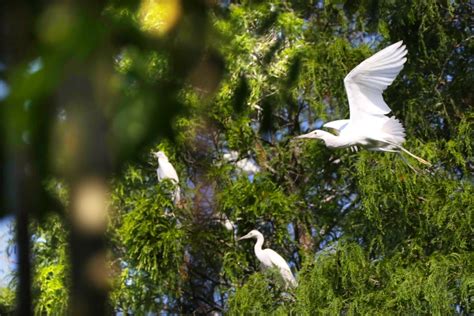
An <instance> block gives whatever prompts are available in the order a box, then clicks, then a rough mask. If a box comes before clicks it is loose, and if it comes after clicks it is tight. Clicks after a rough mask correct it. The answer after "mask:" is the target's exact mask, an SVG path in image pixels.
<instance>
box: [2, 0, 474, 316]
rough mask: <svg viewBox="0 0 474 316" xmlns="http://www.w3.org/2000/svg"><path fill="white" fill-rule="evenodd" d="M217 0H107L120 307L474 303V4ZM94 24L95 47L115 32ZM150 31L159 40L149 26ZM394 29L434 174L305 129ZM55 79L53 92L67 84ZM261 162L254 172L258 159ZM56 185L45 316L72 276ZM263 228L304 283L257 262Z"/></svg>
mask: <svg viewBox="0 0 474 316" xmlns="http://www.w3.org/2000/svg"><path fill="white" fill-rule="evenodd" d="M215 2H216V3H214V4H211V3H212V1H184V0H183V1H163V2H162V3H168V4H166V5H165V4H160V5H158V8H155V9H156V10H154V9H153V8H154V7H153V3H155V2H153V1H141V3H139V4H138V5H137V6H134V5H130V4H128V2H126V1H125V2H122V1H110V2H108V3H107V4H106V5H104V7H103V8H102V11H101V12H102V16H101V18H104V19H106V20H107V21H109V22H110V24H109V25H107V26H106V27H108V28H111V29H112V30H109V31H108V32H109V33H108V36H110V37H111V38H113V39H114V40H111V41H110V42H109V43H110V44H111V47H113V49H111V48H107V50H106V49H105V48H104V49H103V50H99V51H101V52H107V53H109V54H110V56H109V58H110V59H112V58H113V59H114V65H113V75H112V74H111V75H110V76H111V79H107V80H108V81H110V82H111V83H110V85H112V86H113V85H117V86H118V87H119V88H118V91H119V92H115V94H114V96H115V98H114V99H113V100H109V99H107V98H104V100H105V101H106V102H107V104H108V106H109V107H108V108H106V109H103V111H104V113H103V114H104V116H105V119H106V120H108V121H107V124H108V125H107V126H108V128H110V131H109V133H108V134H107V135H108V137H111V138H112V139H113V138H114V137H117V138H119V139H117V140H114V141H113V145H114V146H113V148H114V151H113V153H112V155H113V156H114V157H116V158H115V160H114V161H115V162H116V165H115V167H114V168H113V171H112V172H111V173H110V177H108V178H107V181H108V182H109V183H110V185H109V188H110V210H109V214H108V215H109V225H108V228H107V232H106V236H105V237H106V243H107V249H108V252H107V262H108V275H109V278H110V281H109V283H110V284H109V288H108V289H109V290H108V291H109V301H108V306H109V309H110V310H112V311H115V312H122V313H124V314H132V315H143V314H146V313H149V312H152V313H171V314H175V313H211V312H218V313H225V314H230V315H246V314H269V313H274V314H281V315H288V314H294V315H319V314H324V315H337V314H348V315H359V314H366V315H391V314H402V315H405V314H409V315H426V314H434V315H452V314H458V315H468V314H470V313H472V312H474V307H473V304H474V302H473V298H474V252H473V246H472V244H473V236H474V235H473V220H474V219H473V216H474V186H473V180H474V178H473V171H474V158H473V157H474V145H473V144H474V133H473V130H474V123H473V122H474V112H473V93H472V82H474V76H473V74H474V72H473V68H474V65H473V58H472V56H473V53H474V37H473V35H472V25H470V24H469V23H470V20H471V19H472V16H471V15H472V5H471V4H469V2H468V1H435V0H423V1H422V0H415V1H408V0H401V1H373V0H363V1H345V0H340V1H335V0H334V1H333V0H331V1H329V0H328V1H298V0H290V1H276V0H275V1H273V0H272V1H215ZM144 3H148V7H146V6H145V7H146V8H148V9H146V8H145V9H144V8H143V7H144ZM156 3H158V2H156ZM191 3H195V4H191ZM175 5H176V7H174V6H175ZM144 10H145V11H146V10H148V11H146V12H148V13H147V14H145V13H144V12H145V11H144ZM160 10H161V11H160ZM163 10H164V11H163ZM166 10H170V11H166ZM173 10H177V11H176V12H178V13H176V14H177V16H176V17H174V16H173V15H169V17H170V18H169V19H171V18H173V19H174V18H176V19H177V22H175V21H174V20H172V19H171V20H169V21H168V20H167V19H168V18H165V20H163V17H162V16H161V15H160V12H171V13H173V12H175V11H173ZM171 13H170V14H171ZM153 15H156V16H153ZM160 19H162V20H161V21H162V24H160V23H155V24H154V23H153V21H160ZM170 21H171V22H170ZM44 23H46V22H44ZM163 23H164V24H163ZM166 23H177V24H176V25H175V24H173V25H170V26H169V28H168V26H167V24H166ZM193 23H195V26H194V27H193V25H194V24H193ZM160 25H161V26H160ZM195 28H199V29H195ZM119 31H121V32H123V33H122V34H121V35H120V36H118V35H117V32H119ZM97 32H98V34H97V38H96V39H94V41H98V42H100V41H104V43H106V41H108V39H105V37H106V36H105V35H103V34H102V33H100V32H99V31H97ZM144 34H145V35H144ZM57 36H60V35H57ZM64 36H66V35H64ZM153 36H155V37H156V36H157V37H158V38H159V40H157V41H149V40H148V39H147V37H153ZM399 40H403V41H404V44H405V45H406V47H407V50H408V55H407V62H406V64H405V67H404V68H403V70H402V71H401V73H400V74H399V76H398V77H397V79H396V80H395V81H394V82H393V84H392V85H391V86H390V87H389V88H388V89H387V90H386V91H385V92H384V98H385V100H387V103H389V104H390V107H391V108H392V110H393V114H394V115H396V117H397V118H399V119H400V121H401V122H402V123H403V125H404V127H405V128H406V133H407V141H406V143H405V145H404V146H406V147H407V148H408V149H409V150H410V151H412V152H414V153H415V154H416V155H418V156H421V157H424V158H426V159H427V160H429V161H430V162H431V163H432V164H433V166H432V167H430V168H428V167H426V166H423V165H421V166H420V165H417V164H416V161H415V162H412V163H413V164H414V165H415V166H416V167H417V169H419V170H418V172H414V171H413V170H412V169H410V168H409V167H408V166H407V164H406V163H405V162H404V161H403V160H402V159H400V158H399V157H398V155H397V154H396V153H382V152H369V151H364V150H362V151H360V152H350V151H348V150H343V149H339V150H330V149H328V148H326V147H325V146H324V144H323V143H322V142H318V141H316V140H315V141H300V140H295V139H294V138H295V136H297V135H300V134H302V133H306V132H308V131H309V130H312V129H315V128H319V127H321V126H322V124H323V123H324V122H327V121H331V120H334V119H340V118H344V117H347V116H348V103H347V98H346V94H345V91H344V85H343V79H344V77H345V75H346V74H347V73H349V71H350V70H351V69H352V68H354V67H355V66H356V65H357V64H359V63H360V62H361V61H362V60H364V59H365V58H367V57H369V56H370V55H371V54H373V53H374V52H376V51H378V50H380V49H382V48H384V47H386V46H388V45H389V44H391V43H394V42H397V41H399ZM112 44H113V45H112ZM87 45H92V44H87ZM94 45H95V44H94ZM94 47H95V46H94ZM89 48H90V47H89ZM86 49H87V47H86ZM101 49H102V48H101ZM46 52H48V50H46ZM83 53H84V54H86V55H87V54H88V52H86V51H85V52H83ZM58 54H61V52H58ZM44 67H45V69H48V68H47V67H48V64H47V63H46V64H45V65H44ZM0 71H1V70H0ZM96 75H97V76H98V77H100V76H101V73H97V74H96ZM102 75H103V74H102ZM48 84H49V85H51V86H48V87H43V88H41V87H38V89H45V90H46V91H47V93H50V91H51V90H54V87H53V86H54V85H56V84H57V85H58V86H59V83H58V82H51V83H48ZM114 88H117V87H108V89H114ZM20 92H21V91H20ZM20 92H18V93H20ZM23 93H33V92H31V91H26V92H25V91H23ZM34 93H36V92H34ZM38 93H39V92H38ZM44 93H46V92H44ZM101 100H102V99H101ZM57 109H59V113H62V112H61V109H62V107H61V106H60V105H59V106H58V107H57ZM66 111H70V112H67V115H71V116H73V115H74V114H73V112H72V110H71V109H70V108H68V109H66ZM4 115H5V117H7V115H8V113H6V112H5V114H4ZM59 116H60V115H59ZM66 120H67V119H66ZM0 145H1V143H0ZM159 150H161V151H163V152H165V153H166V155H167V156H168V158H169V161H170V162H171V163H172V164H173V166H174V168H175V169H176V170H177V173H178V175H179V179H180V183H179V186H180V188H181V201H180V203H179V204H175V203H173V192H174V191H173V190H174V185H175V184H174V183H172V182H170V181H163V182H158V179H157V178H156V168H157V167H158V166H157V163H156V159H155V158H154V157H153V156H152V154H151V153H152V152H154V151H155V152H156V151H159ZM230 153H232V154H231V155H229V154H230ZM226 154H227V155H226ZM228 157H231V158H230V159H229V158H228ZM54 163H56V164H58V163H57V162H54ZM59 164H61V162H60V163H59ZM249 164H254V167H255V166H258V168H257V169H256V168H253V169H252V170H253V171H252V172H249V170H248V169H247V168H246V167H248V166H249ZM46 180H47V181H45V182H44V183H43V185H44V186H45V190H46V191H47V192H48V194H49V195H50V196H53V197H55V198H56V200H58V201H60V204H61V205H62V206H61V207H59V211H58V212H56V213H48V214H46V215H45V216H43V215H41V216H39V217H38V218H37V220H35V222H34V225H32V227H31V229H32V231H33V234H32V242H33V247H32V252H33V256H34V261H33V262H34V268H33V306H34V311H35V313H36V314H61V313H64V312H65V311H66V310H67V307H66V306H65V305H64V304H60V302H61V303H62V302H65V301H67V297H68V295H69V292H70V290H69V289H70V287H71V279H70V277H69V276H70V274H71V271H72V270H71V269H74V267H73V266H71V264H70V261H69V259H68V256H69V255H70V253H69V252H70V249H69V246H68V242H69V238H70V236H69V226H68V221H67V218H68V216H69V215H68V214H69V213H68V212H69V210H68V209H69V204H70V201H69V198H68V197H69V193H70V190H71V187H70V185H69V184H70V183H69V182H68V179H67V177H65V176H64V173H61V172H51V173H49V174H48V178H47V179H46ZM45 205H46V206H45V210H48V211H49V210H51V209H50V204H45ZM51 214H54V215H51ZM226 219H228V220H230V221H231V222H232V224H233V230H228V227H227V228H226V227H225V225H224V223H225V220H226ZM252 229H258V230H259V231H261V232H262V233H263V234H264V236H265V245H264V247H269V248H272V249H274V250H275V251H277V252H278V253H279V254H280V255H281V256H282V257H283V258H285V259H286V260H287V262H288V263H289V265H290V267H291V268H292V270H293V272H294V273H295V275H296V278H297V280H298V287H296V288H294V289H293V288H285V286H284V283H283V282H282V280H281V279H279V274H278V272H277V271H274V270H272V269H270V270H266V271H263V270H261V269H260V267H259V262H258V260H257V258H256V257H255V255H254V252H253V243H252V242H239V241H238V240H237V237H240V236H242V235H244V234H246V233H247V232H249V231H250V230H252ZM0 300H2V302H1V303H2V304H3V305H8V303H10V304H11V299H9V301H8V302H7V301H6V299H5V302H3V299H2V298H0ZM3 305H1V306H2V308H3Z"/></svg>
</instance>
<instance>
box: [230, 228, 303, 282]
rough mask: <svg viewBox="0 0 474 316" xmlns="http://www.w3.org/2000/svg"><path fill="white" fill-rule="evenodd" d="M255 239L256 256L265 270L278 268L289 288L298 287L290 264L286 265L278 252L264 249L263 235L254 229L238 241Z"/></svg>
mask: <svg viewBox="0 0 474 316" xmlns="http://www.w3.org/2000/svg"><path fill="white" fill-rule="evenodd" d="M249 238H255V239H257V242H256V243H255V246H254V250H255V255H256V256H257V258H258V260H260V262H261V263H262V265H263V266H264V267H265V268H271V267H276V268H278V270H279V271H280V274H281V276H282V278H283V280H285V283H286V285H287V286H293V287H294V286H296V285H297V284H298V283H297V282H296V279H295V277H294V276H293V273H292V272H291V269H290V267H289V266H288V263H286V261H285V259H283V258H282V257H281V256H280V255H279V254H278V253H277V252H276V251H274V250H272V249H270V248H267V249H262V245H263V240H264V238H263V235H262V233H260V232H259V231H258V230H256V229H254V230H252V231H251V232H250V233H248V234H247V235H245V236H243V237H240V238H239V239H238V240H242V239H249Z"/></svg>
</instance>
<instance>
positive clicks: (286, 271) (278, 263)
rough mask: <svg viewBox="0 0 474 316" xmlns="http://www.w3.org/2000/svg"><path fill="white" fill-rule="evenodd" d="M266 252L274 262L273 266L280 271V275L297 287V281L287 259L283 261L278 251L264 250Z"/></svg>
mask: <svg viewBox="0 0 474 316" xmlns="http://www.w3.org/2000/svg"><path fill="white" fill-rule="evenodd" d="M264 252H265V254H266V255H268V257H269V258H270V260H271V261H272V265H273V266H275V267H277V268H278V269H279V270H280V274H281V276H282V277H283V279H284V280H285V282H287V283H289V284H291V285H292V286H296V284H297V283H296V279H295V277H294V276H293V273H292V272H291V269H290V266H289V265H288V263H286V261H285V259H283V258H282V257H281V256H280V255H279V254H278V253H277V252H276V251H274V250H272V249H264Z"/></svg>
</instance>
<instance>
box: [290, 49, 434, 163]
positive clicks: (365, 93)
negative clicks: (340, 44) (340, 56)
mask: <svg viewBox="0 0 474 316" xmlns="http://www.w3.org/2000/svg"><path fill="white" fill-rule="evenodd" d="M406 54H407V50H406V48H405V45H403V44H402V41H399V42H397V43H395V44H392V45H390V46H388V47H386V48H385V49H383V50H381V51H379V52H378V53H376V54H374V55H373V56H371V57H369V58H367V59H366V60H364V61H363V62H361V63H360V64H359V65H358V66H357V67H355V68H354V69H352V71H351V72H349V74H348V75H347V76H346V78H344V86H345V88H346V93H347V98H348V99H349V111H350V117H349V119H348V120H347V119H346V120H337V121H332V122H328V123H326V124H324V125H323V126H324V127H328V128H332V129H335V130H336V131H338V135H333V134H331V133H328V132H326V131H323V130H315V131H312V132H310V133H308V134H304V135H301V136H298V137H297V138H315V139H321V140H323V141H324V143H325V144H326V146H327V147H329V148H351V149H353V150H357V149H358V147H359V146H360V147H364V148H366V149H368V150H373V151H387V152H398V153H400V151H403V152H405V153H407V154H408V155H410V156H412V157H413V158H415V159H417V160H418V161H419V162H421V163H423V164H426V165H431V164H430V163H429V162H428V161H426V160H424V159H422V158H420V157H418V156H416V155H414V154H413V153H411V152H409V151H408V150H407V149H405V148H403V147H402V144H403V142H404V141H405V129H404V128H403V126H402V124H401V123H400V121H399V120H398V119H396V118H395V117H394V116H392V117H388V116H386V114H388V113H389V112H390V111H391V110H390V108H389V107H388V105H387V104H386V103H385V101H384V99H383V97H382V92H383V91H384V90H385V89H386V88H387V87H388V86H389V85H390V84H391V83H392V82H393V81H394V80H395V78H396V77H397V75H398V73H399V72H400V70H402V68H403V64H404V63H405V62H406V60H407V59H406V57H405V55H406ZM401 157H402V159H404V158H403V156H401ZM404 160H405V159H404Z"/></svg>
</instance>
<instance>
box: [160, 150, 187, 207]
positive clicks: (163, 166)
mask: <svg viewBox="0 0 474 316" xmlns="http://www.w3.org/2000/svg"><path fill="white" fill-rule="evenodd" d="M153 154H154V155H155V157H156V158H158V169H156V174H157V175H158V181H159V182H161V181H163V180H164V179H170V180H171V181H172V182H173V183H174V184H175V186H176V189H175V191H174V194H173V201H174V203H175V204H178V203H179V202H180V200H181V189H180V188H179V186H178V185H179V178H178V174H177V173H176V170H175V169H174V167H173V165H172V164H171V163H170V162H169V160H168V157H167V156H166V154H165V153H164V152H162V151H159V152H156V153H153Z"/></svg>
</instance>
